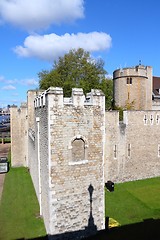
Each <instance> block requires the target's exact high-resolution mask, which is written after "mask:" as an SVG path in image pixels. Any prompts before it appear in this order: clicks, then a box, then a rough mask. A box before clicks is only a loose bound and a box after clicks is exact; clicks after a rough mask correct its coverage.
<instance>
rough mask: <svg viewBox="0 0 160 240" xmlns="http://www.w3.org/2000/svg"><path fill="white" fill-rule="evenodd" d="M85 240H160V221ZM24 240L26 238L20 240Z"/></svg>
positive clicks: (55, 239) (76, 236)
mask: <svg viewBox="0 0 160 240" xmlns="http://www.w3.org/2000/svg"><path fill="white" fill-rule="evenodd" d="M80 236H81V237H83V231H77V232H68V233H64V234H59V235H55V236H45V237H40V238H34V240H38V239H39V240H44V239H53V240H62V239H68V240H71V239H72V240H76V239H79V237H80ZM82 239H83V240H136V239H138V240H160V219H156V220H155V219H146V220H144V221H143V222H141V223H135V224H131V225H126V226H121V227H115V228H111V229H109V230H102V231H98V232H97V234H96V235H94V236H91V237H89V238H82ZM19 240H24V238H22V239H19Z"/></svg>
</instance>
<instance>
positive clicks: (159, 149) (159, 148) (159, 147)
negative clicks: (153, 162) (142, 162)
mask: <svg viewBox="0 0 160 240" xmlns="http://www.w3.org/2000/svg"><path fill="white" fill-rule="evenodd" d="M158 157H160V144H158Z"/></svg>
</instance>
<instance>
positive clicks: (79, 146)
mask: <svg viewBox="0 0 160 240" xmlns="http://www.w3.org/2000/svg"><path fill="white" fill-rule="evenodd" d="M84 159H85V142H84V141H83V139H81V138H80V139H77V138H76V139H75V140H74V141H73V142H72V161H79V160H84Z"/></svg>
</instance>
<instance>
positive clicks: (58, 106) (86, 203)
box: [28, 87, 105, 240]
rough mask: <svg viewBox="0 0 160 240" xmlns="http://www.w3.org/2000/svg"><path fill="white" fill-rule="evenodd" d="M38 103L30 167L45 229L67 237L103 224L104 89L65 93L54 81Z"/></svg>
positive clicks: (89, 232) (88, 232)
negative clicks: (69, 94)
mask: <svg viewBox="0 0 160 240" xmlns="http://www.w3.org/2000/svg"><path fill="white" fill-rule="evenodd" d="M30 96H31V94H29V93H28V101H29V97H30ZM34 109H35V110H34V111H35V121H34V123H35V126H32V125H31V126H30V128H29V130H28V135H29V137H28V138H29V139H28V159H29V161H28V167H29V169H30V173H31V176H32V180H33V184H34V187H35V190H36V194H37V197H38V200H39V204H40V214H41V215H42V216H43V218H44V222H45V226H46V230H47V233H48V234H49V235H54V236H53V239H54V240H57V239H58V240H59V239H63V240H64V239H67V240H68V239H80V238H81V237H84V236H89V235H92V234H94V233H95V232H96V231H97V230H101V229H104V168H103V167H104V136H105V97H104V94H103V93H102V92H101V91H100V90H92V91H91V93H89V94H87V96H86V97H85V96H84V94H83V90H82V89H75V88H74V89H73V90H72V96H71V98H64V96H63V90H62V89H61V88H52V87H51V88H49V89H48V90H46V91H45V92H43V93H41V94H40V95H39V96H37V97H36V99H35V106H34Z"/></svg>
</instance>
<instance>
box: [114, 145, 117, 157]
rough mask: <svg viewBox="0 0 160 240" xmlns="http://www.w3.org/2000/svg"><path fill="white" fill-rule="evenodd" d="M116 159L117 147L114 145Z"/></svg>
mask: <svg viewBox="0 0 160 240" xmlns="http://www.w3.org/2000/svg"><path fill="white" fill-rule="evenodd" d="M114 158H117V145H114Z"/></svg>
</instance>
